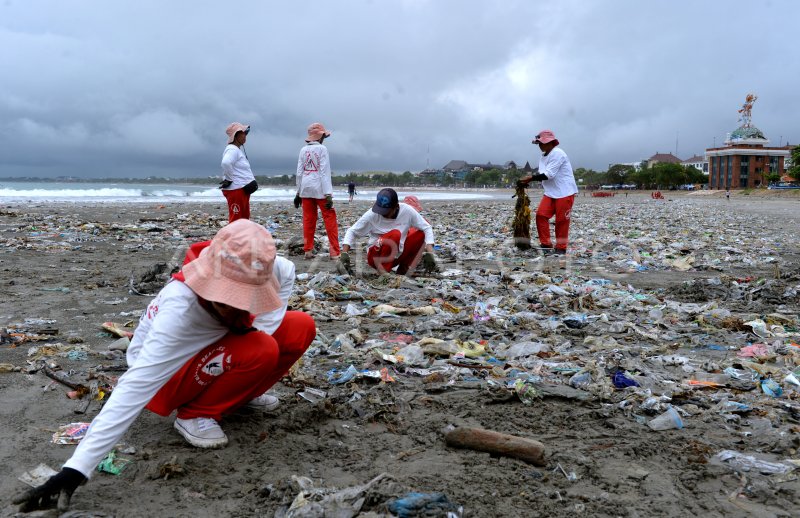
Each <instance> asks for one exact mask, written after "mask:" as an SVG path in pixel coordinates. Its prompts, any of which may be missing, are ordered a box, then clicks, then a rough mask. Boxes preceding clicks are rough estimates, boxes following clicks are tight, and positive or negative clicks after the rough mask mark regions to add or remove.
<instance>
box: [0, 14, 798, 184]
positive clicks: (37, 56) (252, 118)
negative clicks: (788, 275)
mask: <svg viewBox="0 0 800 518" xmlns="http://www.w3.org/2000/svg"><path fill="white" fill-rule="evenodd" d="M798 20H800V2H797V1H795V0H771V1H760V0H752V1H747V2H745V1H735V0H724V1H723V0H720V1H697V0H672V1H643V0H626V1H613V0H607V1H592V2H590V1H586V0H575V1H564V0H560V1H552V0H550V1H547V2H543V1H538V0H502V1H500V0H497V1H488V0H487V1H480V0H338V1H305V2H301V1H297V0H286V1H269V2H267V1H246V0H239V1H236V2H211V1H200V0H191V1H189V0H185V1H175V0H171V1H164V0H161V1H149V0H136V1H133V0H129V1H118V2H108V1H99V0H98V1H80V0H71V1H63V0H53V1H37V0H24V1H23V0H0V49H2V51H0V77H1V78H2V80H0V142H1V144H0V176H2V177H8V176H58V175H81V176H92V177H98V176H134V177H144V176H148V175H157V176H177V177H185V176H208V175H217V174H219V173H220V165H219V164H220V158H221V155H222V150H223V148H224V146H225V143H226V141H225V133H224V130H225V127H226V126H227V125H228V124H229V123H230V122H233V121H240V122H243V123H246V124H251V125H252V131H251V133H250V136H249V138H248V142H247V145H246V150H247V154H248V156H249V158H250V162H251V164H252V166H253V170H254V171H255V172H256V173H257V174H273V173H292V174H293V172H294V169H295V167H296V163H297V155H298V151H299V149H300V147H301V146H302V144H303V140H304V138H305V135H306V133H305V130H306V127H307V126H308V124H310V123H311V122H314V121H320V122H322V123H324V124H325V125H326V126H327V128H328V129H329V130H330V131H331V132H332V133H333V136H332V137H331V138H330V139H329V140H327V141H326V142H325V144H326V145H327V146H328V149H329V151H330V155H331V163H332V166H333V169H334V172H336V173H347V172H349V171H363V170H392V171H398V172H402V171H405V170H410V171H419V170H421V169H424V168H425V167H426V165H428V160H429V161H430V166H431V167H441V166H443V165H444V164H446V163H447V162H448V161H450V160H452V159H459V160H466V161H468V162H481V163H485V162H488V161H490V162H492V163H498V164H502V163H504V162H505V161H508V160H514V161H516V162H518V163H520V164H524V163H525V161H526V160H530V161H531V163H532V164H533V165H536V163H537V161H538V158H537V149H536V148H535V146H533V145H531V143H530V142H531V138H532V137H533V136H534V135H535V134H536V133H537V132H538V131H539V130H541V129H543V128H550V129H552V130H553V131H554V132H555V134H556V136H557V137H558V138H559V140H560V141H561V147H562V148H563V149H564V150H565V151H566V152H567V154H568V155H569V157H570V159H571V161H572V164H573V167H591V168H594V169H598V170H605V169H606V168H607V167H608V164H609V163H617V162H633V161H638V160H641V159H643V158H647V157H649V156H651V155H652V154H654V153H656V152H662V153H665V152H672V153H675V151H676V140H677V154H678V156H679V157H680V158H682V159H685V158H688V157H689V156H691V155H693V154H696V153H700V154H702V153H703V150H704V149H705V148H707V147H711V146H712V145H713V144H714V139H715V138H716V143H717V144H718V145H719V144H721V143H722V141H723V140H724V139H725V135H726V133H728V132H730V131H732V130H733V129H735V128H736V127H737V126H738V125H739V124H738V122H737V117H738V114H737V110H738V109H739V108H740V107H741V105H742V103H743V102H744V98H745V95H746V94H747V93H748V92H754V93H756V94H757V95H758V101H757V102H756V103H755V106H754V107H753V112H752V120H753V124H754V125H756V126H757V127H759V128H760V129H761V130H762V131H763V132H764V133H765V134H766V136H767V137H768V138H769V139H770V140H771V142H772V143H773V144H774V145H778V144H780V143H783V144H785V143H786V142H787V141H788V142H790V143H798V142H800V123H799V122H800V106H799V105H798V101H799V100H800V96H798V94H797V92H798V85H799V84H800V69H799V68H798V67H797V56H798V49H800V44H799V43H797V41H796V34H797V29H798V28H797V22H798ZM428 149H430V152H428Z"/></svg>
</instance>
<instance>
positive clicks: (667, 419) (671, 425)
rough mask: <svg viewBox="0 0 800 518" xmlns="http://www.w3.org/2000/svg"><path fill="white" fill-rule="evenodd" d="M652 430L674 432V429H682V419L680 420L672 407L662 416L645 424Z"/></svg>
mask: <svg viewBox="0 0 800 518" xmlns="http://www.w3.org/2000/svg"><path fill="white" fill-rule="evenodd" d="M647 426H649V427H650V428H651V429H652V430H656V431H659V432H660V431H662V430H674V429H678V430H679V429H681V428H683V419H681V416H680V414H678V411H677V410H675V409H674V408H672V407H669V409H668V410H667V411H666V412H664V413H663V414H661V415H659V416H657V417H655V418H653V420H651V421H650V422H649V423H647Z"/></svg>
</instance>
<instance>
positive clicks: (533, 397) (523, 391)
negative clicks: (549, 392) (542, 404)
mask: <svg viewBox="0 0 800 518" xmlns="http://www.w3.org/2000/svg"><path fill="white" fill-rule="evenodd" d="M514 392H516V394H517V397H518V398H519V400H520V401H522V402H523V403H524V404H526V405H532V404H533V403H534V402H535V401H537V400H539V399H541V398H542V395H541V394H540V393H539V392H538V391H537V390H536V387H535V386H534V385H533V383H528V382H526V381H525V380H522V379H517V380H516V381H515V382H514Z"/></svg>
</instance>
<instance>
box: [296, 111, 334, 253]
mask: <svg viewBox="0 0 800 518" xmlns="http://www.w3.org/2000/svg"><path fill="white" fill-rule="evenodd" d="M330 136H331V134H330V132H329V131H327V130H326V129H325V126H323V125H322V124H321V123H319V122H315V123H314V124H312V125H311V126H309V127H308V137H306V145H305V146H303V148H302V149H301V150H300V157H299V158H298V159H297V194H296V195H295V197H294V206H295V208H299V207H300V205H301V204H302V206H303V251H305V258H306V259H311V258H312V257H314V232H315V231H316V229H317V209H319V210H320V211H322V221H323V222H324V223H325V232H326V233H327V234H328V243H329V245H330V249H329V254H330V257H331V259H332V260H334V259H338V258H339V224H338V223H337V221H336V211H335V210H334V209H333V184H332V183H331V162H330V158H329V157H328V148H326V147H325V146H324V145H322V142H323V141H324V140H325V138H326V137H330Z"/></svg>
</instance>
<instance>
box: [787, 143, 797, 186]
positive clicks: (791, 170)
mask: <svg viewBox="0 0 800 518" xmlns="http://www.w3.org/2000/svg"><path fill="white" fill-rule="evenodd" d="M787 172H788V173H789V176H791V177H792V178H794V179H795V180H800V146H795V147H794V149H792V167H790V168H789V170H788V171H787Z"/></svg>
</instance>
